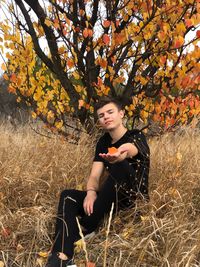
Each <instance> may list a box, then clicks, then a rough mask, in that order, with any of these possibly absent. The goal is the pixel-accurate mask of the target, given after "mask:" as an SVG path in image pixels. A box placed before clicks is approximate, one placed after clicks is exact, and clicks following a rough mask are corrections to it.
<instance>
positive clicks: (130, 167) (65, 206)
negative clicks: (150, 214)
mask: <svg viewBox="0 0 200 267" xmlns="http://www.w3.org/2000/svg"><path fill="white" fill-rule="evenodd" d="M124 143H133V144H134V145H135V146H136V147H137V148H138V151H139V153H138V154H137V155H136V156H135V157H133V158H132V159H125V160H123V161H121V162H118V163H114V164H110V163H108V162H107V161H105V160H104V159H102V158H101V157H100V156H99V153H107V152H108V147H112V146H114V147H116V148H118V147H119V146H121V145H122V144H124ZM94 161H101V162H103V163H104V166H105V167H106V169H107V170H108V173H109V175H108V177H107V179H106V181H105V183H104V184H103V186H102V188H101V190H100V191H99V192H98V193H97V199H96V200H95V202H94V208H93V213H92V214H91V215H90V216H88V215H86V214H85V212H84V209H83V201H84V198H85V197H86V194H87V192H85V191H78V190H64V191H63V192H62V193H61V196H60V202H59V206H58V217H57V221H56V230H55V243H54V245H53V249H52V251H53V252H58V251H59V252H61V251H62V252H64V253H65V254H66V255H67V256H68V257H72V256H73V249H74V245H73V243H74V242H75V241H76V240H78V239H80V236H79V229H78V225H77V222H76V217H79V222H80V224H81V226H83V227H84V228H85V229H86V230H87V231H86V232H85V233H84V234H87V233H90V232H92V231H94V230H95V229H96V228H97V227H98V224H99V223H100V221H101V220H102V219H103V218H104V216H105V215H106V214H108V213H109V212H110V209H111V206H112V203H113V202H114V204H115V206H114V208H115V212H116V211H117V210H120V209H123V208H127V207H130V206H132V205H134V201H135V199H136V197H137V194H139V195H141V194H142V195H143V196H144V197H147V198H148V173H149V147H148V145H147V142H146V139H145V136H144V134H143V133H142V132H140V131H138V130H133V131H127V132H126V133H125V134H124V136H122V138H120V140H118V141H117V142H116V143H114V144H111V137H110V135H109V134H108V133H106V134H104V135H103V136H102V137H101V138H100V139H99V141H98V143H97V146H96V152H95V157H94Z"/></svg>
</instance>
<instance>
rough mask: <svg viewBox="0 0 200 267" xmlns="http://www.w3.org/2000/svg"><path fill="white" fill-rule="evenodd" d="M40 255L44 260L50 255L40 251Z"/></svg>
mask: <svg viewBox="0 0 200 267" xmlns="http://www.w3.org/2000/svg"><path fill="white" fill-rule="evenodd" d="M38 255H39V256H40V257H42V258H47V257H48V256H49V253H48V252H45V251H40V252H39V253H38Z"/></svg>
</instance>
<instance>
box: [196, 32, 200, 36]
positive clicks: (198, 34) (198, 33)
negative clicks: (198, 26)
mask: <svg viewBox="0 0 200 267" xmlns="http://www.w3.org/2000/svg"><path fill="white" fill-rule="evenodd" d="M196 36H197V38H200V30H198V31H197V32H196Z"/></svg>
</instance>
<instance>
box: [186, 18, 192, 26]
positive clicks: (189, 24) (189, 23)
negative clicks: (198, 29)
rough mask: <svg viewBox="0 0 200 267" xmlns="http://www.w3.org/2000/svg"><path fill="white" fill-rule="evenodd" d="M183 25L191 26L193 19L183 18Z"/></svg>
mask: <svg viewBox="0 0 200 267" xmlns="http://www.w3.org/2000/svg"><path fill="white" fill-rule="evenodd" d="M185 25H186V26H187V27H188V28H189V27H191V26H193V21H192V20H191V19H185Z"/></svg>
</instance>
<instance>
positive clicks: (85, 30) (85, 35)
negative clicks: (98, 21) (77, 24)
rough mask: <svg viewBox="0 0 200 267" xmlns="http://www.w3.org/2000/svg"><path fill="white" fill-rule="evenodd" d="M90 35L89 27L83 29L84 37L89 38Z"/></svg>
mask: <svg viewBox="0 0 200 267" xmlns="http://www.w3.org/2000/svg"><path fill="white" fill-rule="evenodd" d="M88 35H89V32H88V29H87V28H85V29H84V30H83V37H84V38H87V37H88Z"/></svg>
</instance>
